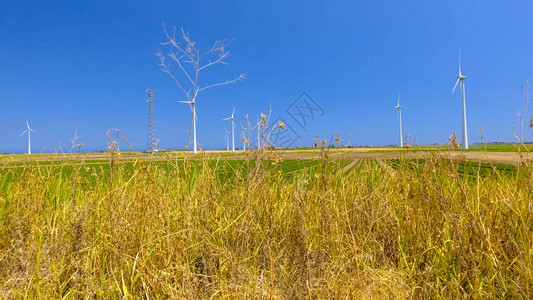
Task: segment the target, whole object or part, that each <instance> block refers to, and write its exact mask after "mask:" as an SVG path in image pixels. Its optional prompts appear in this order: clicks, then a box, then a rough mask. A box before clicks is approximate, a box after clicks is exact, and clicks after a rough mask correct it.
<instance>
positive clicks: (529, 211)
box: [0, 155, 533, 299]
mask: <svg viewBox="0 0 533 300" xmlns="http://www.w3.org/2000/svg"><path fill="white" fill-rule="evenodd" d="M324 158H325V159H324V161H323V163H324V164H325V165H328V164H332V165H333V166H329V167H324V168H321V167H318V168H311V169H304V170H301V171H299V172H297V173H296V174H294V176H292V177H290V178H289V179H287V178H284V177H283V176H282V174H280V173H279V172H277V171H272V169H271V167H266V166H263V165H262V164H260V163H259V161H258V162H256V164H255V167H254V165H253V164H251V165H250V164H246V165H244V166H243V167H241V168H239V169H236V170H234V171H232V174H229V175H231V176H226V175H221V174H225V172H226V171H223V170H222V166H221V165H222V163H220V164H219V165H216V166H213V164H209V163H208V161H207V160H204V161H202V167H201V168H192V167H187V166H188V165H189V164H192V162H190V161H186V162H185V167H183V166H181V165H179V164H175V166H174V167H170V168H168V167H166V168H165V167H161V166H159V165H156V164H152V163H150V161H140V160H139V161H137V163H136V164H135V166H134V167H133V168H132V170H129V171H127V170H124V169H123V165H122V163H121V161H117V160H114V161H113V166H112V172H113V175H114V176H112V178H113V181H112V182H110V176H109V174H108V173H109V171H106V172H105V174H103V173H102V172H96V173H94V172H93V170H87V169H85V168H84V167H83V166H79V167H76V168H75V169H74V171H73V172H72V173H70V174H68V175H65V173H64V172H61V171H60V168H62V167H63V166H62V165H57V164H56V165H50V166H47V167H41V168H36V167H27V168H25V169H24V170H23V171H22V172H21V174H19V175H17V178H18V180H14V179H13V178H11V177H9V176H12V175H10V174H12V172H14V171H13V170H8V169H5V170H2V171H0V183H1V185H0V186H1V190H0V297H1V298H6V299H10V298H23V297H29V298H128V299H130V298H150V299H157V298H191V299H194V298H265V299H286V298H298V299H301V298H326V299H342V298H352V299H365V298H366V299H377V298H379V299H383V298H409V297H415V298H459V297H473V298H487V297H488V298H532V297H533V260H532V259H533V250H532V242H533V240H532V238H533V228H532V225H533V219H532V218H533V199H532V195H533V188H532V182H531V180H532V179H531V178H532V177H531V175H532V174H531V173H532V168H531V166H522V167H520V168H519V169H518V171H517V173H516V174H515V175H502V174H498V172H497V171H495V172H494V173H492V174H489V175H484V176H477V175H476V174H473V175H469V176H467V175H463V174H460V173H458V172H457V167H458V163H457V162H455V161H452V160H444V159H441V158H440V157H438V156H436V155H435V156H432V157H428V158H427V159H426V161H425V163H423V164H420V163H416V162H414V161H411V160H401V161H400V162H399V164H398V165H396V166H395V168H391V167H390V166H389V165H386V164H382V163H378V162H376V161H372V160H368V161H364V162H362V163H358V164H356V165H355V166H354V167H353V168H352V169H351V170H350V171H349V172H343V170H342V169H341V168H340V167H335V166H334V164H333V162H332V161H330V160H328V159H326V158H327V156H326V155H325V156H324ZM169 164H170V165H172V162H170V163H169ZM91 174H92V175H91ZM9 178H11V179H9Z"/></svg>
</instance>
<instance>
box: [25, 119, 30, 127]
mask: <svg viewBox="0 0 533 300" xmlns="http://www.w3.org/2000/svg"><path fill="white" fill-rule="evenodd" d="M26 127H27V128H30V124H28V119H26Z"/></svg>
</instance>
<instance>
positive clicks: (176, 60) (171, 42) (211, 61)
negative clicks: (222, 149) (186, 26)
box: [156, 26, 245, 153]
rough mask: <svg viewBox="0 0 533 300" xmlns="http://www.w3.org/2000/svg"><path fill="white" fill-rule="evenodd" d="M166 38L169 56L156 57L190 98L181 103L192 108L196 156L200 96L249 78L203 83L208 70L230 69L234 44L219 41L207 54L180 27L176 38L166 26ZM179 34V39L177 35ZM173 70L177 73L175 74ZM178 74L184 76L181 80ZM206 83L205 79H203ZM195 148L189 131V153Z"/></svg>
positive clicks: (159, 55) (163, 69) (158, 55)
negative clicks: (197, 101) (229, 48)
mask: <svg viewBox="0 0 533 300" xmlns="http://www.w3.org/2000/svg"><path fill="white" fill-rule="evenodd" d="M163 30H164V31H165V35H166V37H167V39H168V41H167V42H164V43H161V45H162V46H164V47H166V48H167V50H168V51H167V52H166V53H162V52H161V51H159V52H157V53H156V55H157V57H159V60H160V64H159V66H161V70H162V71H163V72H165V73H167V74H168V75H169V76H170V78H172V80H174V82H175V83H176V84H177V85H178V87H179V88H180V90H181V91H182V92H183V94H184V95H185V97H186V101H179V102H182V103H187V104H189V105H190V107H191V112H192V117H191V127H192V132H193V152H194V153H196V152H197V149H196V145H197V143H196V119H197V117H196V107H195V106H196V100H197V98H198V95H199V93H200V92H202V91H205V90H207V89H210V88H214V87H217V86H222V85H227V84H232V83H235V82H237V81H240V80H243V79H244V78H245V74H240V75H238V76H235V77H234V78H233V79H230V80H226V81H221V82H211V83H205V84H204V82H203V81H202V83H200V75H201V74H203V73H204V71H205V70H208V69H211V68H212V67H214V66H216V65H228V62H227V58H228V57H229V56H230V52H229V51H228V50H227V49H226V48H227V47H228V46H229V44H230V43H231V42H232V40H229V41H228V40H222V41H217V42H215V43H214V44H213V46H212V47H211V49H209V50H207V51H206V52H201V51H200V47H199V46H198V45H197V44H196V42H195V41H192V40H191V39H190V37H189V34H188V33H186V32H185V31H184V30H183V28H180V31H179V32H177V31H176V27H173V31H172V34H170V33H169V32H168V31H167V30H166V28H165V26H163ZM177 33H178V35H179V36H177V35H176V34H177ZM173 69H175V70H177V71H173ZM178 74H179V75H180V76H179V77H178ZM202 80H204V78H202ZM190 144H191V131H190V130H189V142H188V146H187V149H189V148H190Z"/></svg>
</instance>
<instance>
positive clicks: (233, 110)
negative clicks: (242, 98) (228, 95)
mask: <svg viewBox="0 0 533 300" xmlns="http://www.w3.org/2000/svg"><path fill="white" fill-rule="evenodd" d="M234 114H235V106H234V107H233V112H232V113H231V118H233V115H234Z"/></svg>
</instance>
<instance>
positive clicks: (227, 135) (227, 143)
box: [224, 127, 230, 151]
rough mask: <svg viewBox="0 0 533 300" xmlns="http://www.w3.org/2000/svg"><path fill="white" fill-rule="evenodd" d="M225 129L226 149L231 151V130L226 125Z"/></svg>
mask: <svg viewBox="0 0 533 300" xmlns="http://www.w3.org/2000/svg"><path fill="white" fill-rule="evenodd" d="M224 130H225V131H226V151H229V134H230V132H229V131H228V130H227V129H226V127H224Z"/></svg>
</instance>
